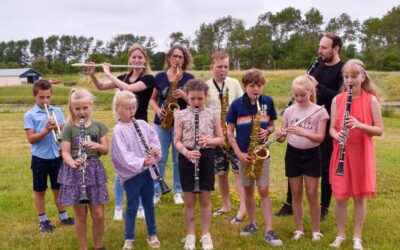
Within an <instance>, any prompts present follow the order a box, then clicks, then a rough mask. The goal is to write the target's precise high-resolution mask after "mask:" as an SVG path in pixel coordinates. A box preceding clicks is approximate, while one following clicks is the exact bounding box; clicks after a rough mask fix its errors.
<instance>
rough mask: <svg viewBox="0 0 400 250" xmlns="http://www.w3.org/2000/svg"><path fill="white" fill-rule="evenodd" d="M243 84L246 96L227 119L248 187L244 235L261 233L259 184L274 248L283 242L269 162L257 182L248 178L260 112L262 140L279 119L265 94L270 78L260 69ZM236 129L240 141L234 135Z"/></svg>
mask: <svg viewBox="0 0 400 250" xmlns="http://www.w3.org/2000/svg"><path fill="white" fill-rule="evenodd" d="M242 83H243V86H244V88H245V90H246V93H245V94H244V95H243V96H242V97H240V98H238V99H236V100H235V101H233V103H232V104H231V106H230V107H229V110H228V115H227V117H226V121H227V122H228V139H229V142H230V143H231V146H232V148H233V150H234V151H235V154H236V156H237V157H238V158H239V162H240V163H239V172H240V178H241V184H242V186H243V188H244V194H245V198H244V200H245V204H246V210H247V215H248V220H249V224H248V225H247V226H246V227H245V228H244V229H243V231H242V232H241V233H240V235H241V236H248V235H251V234H253V233H255V232H256V231H257V230H258V226H257V224H256V218H255V212H256V204H255V200H254V196H253V195H254V185H255V184H257V186H258V193H259V194H260V196H261V210H262V213H263V217H264V223H265V230H266V233H265V235H264V238H265V240H266V241H267V242H268V243H269V244H271V245H272V246H280V245H282V241H281V240H280V239H279V237H278V236H277V235H276V234H275V232H274V231H273V228H272V203H271V198H270V196H269V159H266V160H264V163H263V166H262V172H261V175H260V177H259V178H258V179H257V180H256V181H254V180H251V179H249V178H247V177H246V176H245V168H246V167H247V164H248V163H249V161H250V160H251V159H250V158H251V157H250V156H249V155H248V153H247V151H248V146H249V138H250V136H251V135H250V134H251V130H252V126H253V118H254V116H255V115H256V114H257V113H258V112H260V113H261V114H262V117H261V119H260V120H261V122H260V123H261V125H260V131H258V132H257V133H258V137H259V139H260V140H265V139H266V138H267V136H268V135H269V134H270V133H271V132H272V131H273V130H274V120H276V111H275V107H274V102H273V100H272V98H271V97H269V96H266V95H263V94H262V93H263V89H264V85H265V83H266V79H265V77H264V76H263V74H262V72H261V71H259V70H257V69H251V70H248V71H246V72H245V74H244V75H243V78H242ZM256 96H257V97H259V98H258V100H256ZM257 101H259V104H260V107H261V110H258V108H257V106H258V105H257V104H256V102H257ZM254 125H256V124H254ZM235 130H236V138H235V135H234V132H235Z"/></svg>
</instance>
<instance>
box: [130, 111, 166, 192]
mask: <svg viewBox="0 0 400 250" xmlns="http://www.w3.org/2000/svg"><path fill="white" fill-rule="evenodd" d="M132 123H133V126H135V129H136V133H137V134H138V135H139V138H140V142H141V143H142V145H143V147H144V151H145V153H146V155H147V156H153V154H152V153H151V151H150V148H149V146H148V145H147V142H146V140H145V139H144V136H143V133H142V131H141V130H140V127H139V124H138V123H137V122H136V119H135V117H132ZM151 167H152V168H153V171H154V173H155V174H156V178H157V180H158V183H159V184H160V187H161V194H167V193H169V192H170V191H171V189H169V187H168V186H167V184H166V183H165V181H164V179H163V178H162V176H161V174H160V171H159V170H158V166H157V164H156V163H154V164H152V165H151Z"/></svg>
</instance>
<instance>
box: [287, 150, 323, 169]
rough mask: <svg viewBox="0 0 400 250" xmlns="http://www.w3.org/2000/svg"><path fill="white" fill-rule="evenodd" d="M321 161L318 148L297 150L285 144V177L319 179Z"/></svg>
mask: <svg viewBox="0 0 400 250" xmlns="http://www.w3.org/2000/svg"><path fill="white" fill-rule="evenodd" d="M321 169H322V161H321V151H320V147H319V146H317V147H315V148H308V149H299V148H295V147H293V146H291V145H290V144H289V143H288V144H287V148H286V154H285V173H286V176H287V177H298V176H302V175H306V176H310V177H321Z"/></svg>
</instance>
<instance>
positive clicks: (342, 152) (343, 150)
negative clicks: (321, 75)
mask: <svg viewBox="0 0 400 250" xmlns="http://www.w3.org/2000/svg"><path fill="white" fill-rule="evenodd" d="M352 98H353V85H350V86H349V91H348V95H347V104H346V111H345V113H344V120H343V124H342V128H341V131H343V133H344V136H345V137H344V139H343V141H342V142H341V143H340V153H339V164H338V167H337V169H336V175H338V176H343V175H344V155H345V154H346V142H347V138H348V136H349V127H348V126H347V124H346V122H347V120H348V119H349V116H350V108H351V100H352Z"/></svg>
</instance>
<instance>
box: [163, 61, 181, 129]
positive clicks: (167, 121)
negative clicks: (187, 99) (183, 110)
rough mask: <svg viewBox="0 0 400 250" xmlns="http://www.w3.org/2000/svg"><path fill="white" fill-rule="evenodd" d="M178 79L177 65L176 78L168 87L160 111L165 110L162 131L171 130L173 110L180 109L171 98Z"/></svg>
mask: <svg viewBox="0 0 400 250" xmlns="http://www.w3.org/2000/svg"><path fill="white" fill-rule="evenodd" d="M179 78H180V72H179V67H178V65H176V78H175V80H174V81H173V82H172V83H171V85H170V86H169V89H168V94H167V98H166V99H165V101H164V103H163V105H162V107H161V109H165V111H166V114H165V117H164V119H163V120H162V121H161V128H163V129H170V128H171V126H172V121H173V120H174V110H175V109H177V110H179V109H180V107H179V105H178V102H177V100H176V99H175V98H174V97H173V96H172V93H174V91H175V90H177V89H178V85H179Z"/></svg>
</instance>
